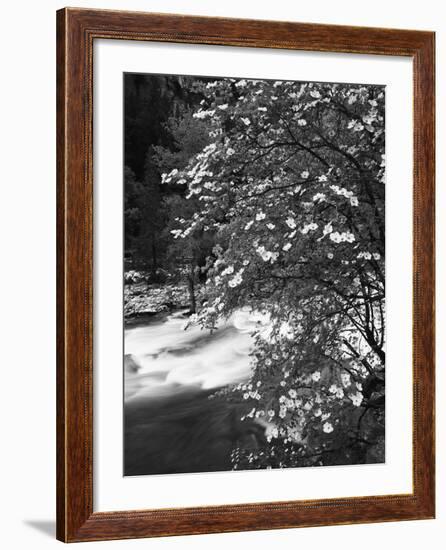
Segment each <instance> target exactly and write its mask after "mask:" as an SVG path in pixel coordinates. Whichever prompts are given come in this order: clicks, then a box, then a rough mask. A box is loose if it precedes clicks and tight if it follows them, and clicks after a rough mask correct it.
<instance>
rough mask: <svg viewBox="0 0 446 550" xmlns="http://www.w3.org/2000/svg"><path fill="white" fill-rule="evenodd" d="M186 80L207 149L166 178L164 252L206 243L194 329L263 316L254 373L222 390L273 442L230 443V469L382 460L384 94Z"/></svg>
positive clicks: (340, 87)
mask: <svg viewBox="0 0 446 550" xmlns="http://www.w3.org/2000/svg"><path fill="white" fill-rule="evenodd" d="M196 86H197V87H198V89H197V90H196V93H197V97H200V103H199V104H198V105H196V106H195V107H193V108H192V112H193V114H192V116H191V110H190V109H189V110H188V111H186V112H185V113H186V114H184V113H183V115H182V117H183V118H184V116H187V117H188V118H187V122H188V124H192V125H193V122H192V121H193V120H195V121H196V123H197V124H200V127H201V128H202V129H204V128H205V129H206V140H205V144H202V145H203V146H201V147H200V149H199V151H191V150H190V148H189V152H190V153H193V154H190V155H189V154H188V155H186V156H187V157H188V158H187V161H184V158H183V162H182V163H179V164H178V165H177V166H174V167H173V166H172V164H171V166H170V167H169V168H170V169H169V170H166V172H165V173H164V174H163V176H162V183H163V185H164V187H168V188H170V189H173V188H175V187H176V188H177V189H180V190H185V191H183V192H182V194H181V199H180V200H181V202H182V203H184V205H186V204H188V205H189V206H188V207H186V206H184V207H180V208H175V209H174V210H175V212H174V215H171V216H170V217H169V234H170V237H169V238H170V242H171V246H175V244H174V243H173V241H175V242H176V243H178V244H177V246H178V247H179V248H184V249H188V248H191V247H192V248H194V246H198V244H200V243H203V242H204V240H205V239H206V245H205V246H204V247H203V250H204V251H205V253H206V254H205V256H206V264H205V265H204V266H203V261H201V264H200V265H201V270H200V271H201V272H202V273H204V274H205V279H206V282H205V285H206V286H205V290H204V292H203V295H204V300H203V302H202V303H201V304H199V307H198V308H197V318H196V320H197V322H199V323H200V324H201V325H202V326H203V327H205V328H211V329H212V328H213V327H215V326H216V325H217V324H218V322H219V320H220V319H223V318H225V317H228V316H230V315H231V314H232V313H233V312H234V311H236V310H239V309H249V310H250V311H252V312H253V314H255V315H257V316H258V329H257V331H256V334H255V345H254V348H253V351H252V356H251V361H252V366H253V374H252V378H251V380H250V381H249V382H248V383H246V384H243V385H240V386H237V387H235V388H233V392H232V398H234V399H240V400H241V401H244V402H246V403H247V404H249V407H248V410H249V412H248V413H247V417H248V418H251V419H257V421H258V422H261V423H262V424H263V425H264V426H265V427H266V433H267V436H268V437H267V441H266V442H265V444H264V445H261V446H256V447H255V448H251V449H235V450H234V453H233V462H234V468H246V467H251V468H256V467H278V466H284V465H286V466H293V465H313V464H314V465H316V464H340V463H360V462H377V461H382V460H383V453H384V370H385V312H384V298H385V296H384V276H385V274H384V268H385V266H384V258H385V248H384V245H385V228H384V198H385V186H384V183H385V181H384V177H385V159H384V137H385V134H384V90H383V88H382V87H380V86H362V85H345V84H323V83H298V82H282V81H277V82H269V81H258V80H257V81H255V80H232V79H224V80H218V81H214V82H205V81H201V82H199V83H198V85H196ZM180 118H181V117H180ZM183 123H185V122H184V121H183ZM177 126H178V127H181V124H178V125H177ZM173 135H177V136H178V135H179V132H178V131H176V132H175V131H174V132H173ZM188 137H189V133H188V132H183V145H182V144H181V143H180V144H177V150H182V151H184V150H185V146H184V141H185V140H187V139H188ZM177 206H178V204H177ZM180 206H181V205H180ZM200 246H201V244H200ZM211 247H212V250H211ZM201 256H203V255H201Z"/></svg>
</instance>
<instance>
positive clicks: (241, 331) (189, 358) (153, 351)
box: [125, 310, 268, 399]
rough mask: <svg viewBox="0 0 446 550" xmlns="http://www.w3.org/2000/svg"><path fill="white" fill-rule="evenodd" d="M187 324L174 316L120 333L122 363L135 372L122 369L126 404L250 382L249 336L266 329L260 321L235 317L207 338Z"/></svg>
mask: <svg viewBox="0 0 446 550" xmlns="http://www.w3.org/2000/svg"><path fill="white" fill-rule="evenodd" d="M186 319H187V318H185V316H184V312H176V313H173V314H171V315H168V316H166V317H164V318H163V319H160V320H154V321H152V322H149V324H147V325H146V326H136V327H133V328H132V327H131V328H128V329H127V330H126V331H125V355H126V356H127V363H131V366H133V367H136V368H137V371H136V372H131V370H132V369H131V368H130V369H127V372H126V383H125V390H126V391H125V395H126V399H129V398H134V397H138V398H142V397H143V396H145V397H148V398H149V397H151V396H156V395H158V396H159V395H167V394H170V393H174V392H176V391H179V390H180V387H183V388H184V386H195V387H196V388H201V389H202V390H209V389H212V388H218V387H221V386H224V385H227V384H233V383H238V382H242V381H244V380H246V379H247V378H248V377H249V375H250V369H251V367H250V361H249V351H250V348H251V346H252V337H251V333H252V332H253V330H255V329H258V328H259V327H263V328H264V327H265V326H267V324H268V319H267V318H266V317H265V316H262V315H260V314H258V313H253V312H249V311H245V310H242V311H237V312H235V313H234V314H233V315H232V316H231V318H230V319H228V320H227V321H226V322H225V323H222V324H221V325H220V326H219V327H218V328H217V329H216V330H214V331H213V332H212V333H211V332H210V331H208V330H202V329H201V328H200V327H199V326H197V325H191V326H189V327H188V328H187V330H185V329H184V325H185V321H186ZM129 356H131V359H130V357H129Z"/></svg>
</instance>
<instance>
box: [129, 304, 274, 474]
mask: <svg viewBox="0 0 446 550" xmlns="http://www.w3.org/2000/svg"><path fill="white" fill-rule="evenodd" d="M186 321H187V316H186V312H185V311H177V312H174V313H171V314H161V315H157V316H155V317H154V318H153V319H150V320H149V321H146V322H145V323H143V324H137V325H135V326H129V327H127V328H126V330H125V361H124V376H125V385H124V388H125V390H124V400H125V406H124V411H125V444H124V449H125V452H124V455H125V456H124V462H125V467H124V470H125V475H144V474H165V473H185V472H209V471H221V470H229V469H231V467H232V464H231V460H230V455H231V451H232V450H233V449H234V448H235V447H236V446H241V447H245V448H246V447H247V448H257V446H258V444H259V443H260V442H261V441H260V440H261V439H262V438H263V437H264V430H263V429H262V428H261V427H260V426H259V425H258V424H255V423H254V422H252V421H244V422H241V421H240V417H241V416H242V414H243V413H244V412H245V411H246V405H243V404H236V403H234V402H230V401H228V399H227V398H226V397H225V396H221V395H217V396H215V395H214V394H215V392H216V391H217V390H219V389H221V388H224V387H225V386H228V385H231V384H236V383H240V382H244V381H247V380H248V379H249V377H250V374H251V367H250V361H249V351H250V349H251V346H252V336H251V334H252V331H253V330H254V329H256V328H257V329H258V328H259V326H260V328H262V327H265V326H267V319H266V318H265V317H264V316H261V315H259V314H253V313H250V312H248V311H238V312H236V313H234V314H233V315H232V317H231V318H230V319H228V320H227V321H226V322H225V323H222V324H221V325H220V326H219V327H218V328H217V329H216V330H214V331H212V333H211V332H210V331H204V330H202V329H201V328H200V327H199V326H197V325H191V326H189V327H188V328H187V329H186V330H185V324H186Z"/></svg>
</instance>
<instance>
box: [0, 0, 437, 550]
mask: <svg viewBox="0 0 446 550" xmlns="http://www.w3.org/2000/svg"><path fill="white" fill-rule="evenodd" d="M76 3H77V5H78V6H89V7H96V8H101V7H102V8H117V9H136V10H146V11H160V12H162V11H164V12H178V13H195V14H203V15H226V16H238V17H247V18H249V17H257V18H264V19H268V18H270V19H285V20H295V21H305V22H323V23H339V24H353V25H373V26H385V27H400V28H404V27H406V28H420V29H429V30H435V31H437V80H438V92H437V93H438V97H439V98H441V97H442V98H443V101H438V106H437V116H438V123H437V127H438V130H437V150H438V152H439V154H438V164H437V166H438V170H437V181H438V205H437V211H438V212H439V213H440V215H439V216H438V226H437V235H438V280H441V279H442V278H443V279H444V277H445V276H446V269H445V260H446V258H445V253H444V250H445V245H446V240H445V237H446V221H445V216H444V215H441V213H442V212H444V211H445V209H446V191H445V188H444V185H443V184H442V182H444V179H445V176H446V173H445V168H446V163H445V160H444V155H442V154H441V152H442V151H444V149H445V147H446V131H445V122H446V120H445V102H444V97H446V78H445V71H444V66H445V65H446V17H445V13H444V10H443V9H442V4H443V2H439V1H435V0H424V2H423V3H422V5H420V3H419V2H409V1H405V2H404V1H401V0H399V1H394V2H389V1H388V0H375V1H374V2H358V1H357V0H352V1H348V0H336V1H330V0H324V1H322V0H321V1H319V2H317V3H316V2H306V3H303V2H291V1H290V2H285V0H283V1H281V0H275V2H273V3H272V2H269V1H268V2H267V1H266V0H257V1H254V2H249V1H245V2H243V3H242V2H240V1H237V0H233V1H230V0H226V1H225V2H224V3H223V2H218V3H217V2H209V0H207V1H206V0H202V1H199V0H182V1H181V0H178V1H174V0H158V1H149V0H147V1H142V0H141V1H136V0H133V1H126V2H123V0H105V1H99V0H97V1H96V2H88V1H81V0H78V1H77V2H76ZM63 5H64V4H63V3H62V2H51V1H49V2H30V1H29V2H20V3H16V4H15V5H13V4H12V3H10V4H8V5H6V6H3V9H2V23H3V25H2V35H1V39H2V41H4V42H5V43H4V44H2V49H1V52H2V69H3V70H2V83H1V85H0V93H1V94H2V101H1V102H0V106H1V107H0V108H1V118H0V123H1V130H2V132H1V136H2V141H3V143H2V147H1V151H2V163H1V171H2V177H1V183H2V188H1V190H2V200H1V201H0V205H1V212H0V221H1V223H2V230H1V233H0V234H1V235H2V251H3V254H2V259H3V263H2V270H1V277H2V285H1V288H2V291H3V296H2V298H3V299H2V302H1V305H2V314H3V315H2V331H1V334H2V351H3V353H2V359H3V360H2V373H3V377H2V385H1V388H2V390H3V391H2V392H1V397H0V406H1V408H2V410H1V418H2V453H1V455H0V456H1V461H2V465H1V475H2V483H1V486H0V494H1V497H0V498H1V506H2V510H1V516H0V517H1V518H2V519H1V523H2V530H1V534H0V536H1V541H2V546H4V547H5V548H7V549H15V548H17V549H18V548H28V547H32V548H37V549H46V548H50V547H53V546H54V547H55V546H56V544H59V543H57V542H56V541H55V540H54V538H53V536H54V535H53V532H54V514H55V512H54V510H55V505H54V504H55V475H54V472H55V414H54V413H55V9H56V8H59V7H62V6H63ZM3 96H4V97H3ZM440 251H441V253H440ZM437 303H438V307H437V309H438V314H437V327H438V334H439V339H438V340H439V341H438V354H437V363H438V377H437V383H438V410H437V422H438V426H437V433H438V447H437V463H438V476H437V477H438V511H437V517H438V519H437V520H436V521H423V522H407V523H388V524H378V525H358V526H345V527H324V528H312V529H299V530H289V531H269V532H257V533H243V534H224V535H223V534H222V535H212V536H200V537H188V538H173V539H158V540H154V539H153V540H150V541H147V540H139V541H119V542H105V543H100V544H101V548H109V547H110V548H127V547H129V548H130V547H133V548H143V547H149V548H155V549H179V548H181V549H187V548H193V549H194V550H195V549H197V550H200V549H207V548H209V547H210V546H212V547H213V548H215V549H220V548H221V549H223V548H227V547H229V546H230V547H232V548H243V549H249V548H256V549H258V548H270V547H271V546H278V545H286V546H294V547H297V546H302V547H306V548H309V547H312V548H335V549H337V548H343V549H344V548H350V547H360V548H361V550H367V549H372V548H373V549H376V548H379V547H381V546H384V547H390V548H392V547H393V546H395V545H398V546H399V547H404V548H405V549H415V548H419V547H420V546H422V545H428V546H429V547H430V548H438V547H440V543H439V539H440V537H442V535H443V537H444V534H446V486H445V479H446V444H445V435H444V434H445V431H446V430H445V427H446V422H445V420H446V375H445V373H444V364H445V360H446V347H445V346H446V344H445V338H444V337H443V335H442V332H443V330H442V327H444V326H445V322H446V294H445V291H444V287H442V286H440V285H439V287H438V300H437ZM5 304H6V307H5ZM435 538H437V539H438V541H437V542H435V540H434V539H435ZM95 544H98V543H95Z"/></svg>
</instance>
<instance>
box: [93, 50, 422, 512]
mask: <svg viewBox="0 0 446 550" xmlns="http://www.w3.org/2000/svg"><path fill="white" fill-rule="evenodd" d="M94 59H95V60H96V63H95V73H94V82H95V88H94V102H95V104H94V109H93V111H94V121H93V127H94V151H95V158H94V193H95V195H94V202H95V205H96V207H95V219H94V227H95V237H94V238H95V242H94V251H95V257H94V262H93V265H94V266H95V267H94V269H95V290H94V292H95V305H94V307H95V336H94V346H93V348H94V350H95V356H94V369H95V376H94V403H95V407H94V415H95V419H94V421H95V435H94V459H95V470H94V479H95V485H94V509H95V510H96V511H100V512H104V511H111V510H122V509H124V510H135V509H141V508H169V507H181V506H200V505H201V506H203V505H211V504H215V505H218V504H235V503H243V502H261V501H263V502H268V501H280V500H293V499H311V498H324V497H333V498H335V497H343V496H366V495H371V494H388V495H389V494H402V493H406V494H407V493H411V492H412V461H411V457H410V455H411V448H412V438H411V431H412V397H411V393H412V377H411V370H412V356H411V345H410V342H411V332H412V326H411V319H412V311H411V305H412V270H411V269H410V268H409V269H405V270H403V271H402V270H401V266H402V265H404V266H411V265H412V192H411V188H412V147H413V140H412V133H413V126H412V79H413V73H412V62H411V60H410V59H408V58H403V57H399V58H391V57H387V56H367V61H366V62H364V56H361V55H346V54H320V53H311V52H289V51H280V50H273V51H271V50H259V49H254V48H229V49H228V48H221V47H218V46H203V45H200V46H197V45H193V46H192V45H187V44H186V45H185V44H155V43H145V44H141V43H137V42H121V41H116V40H114V41H110V40H101V41H99V42H98V43H97V44H96V45H95V51H94ZM125 71H127V72H138V71H142V72H149V71H151V72H155V73H157V72H164V73H174V74H175V73H177V72H178V71H181V72H182V73H184V74H192V75H194V74H207V75H215V74H219V75H224V76H240V75H242V76H244V77H254V78H255V77H262V78H271V79H279V78H280V79H285V80H289V79H296V78H299V79H302V80H307V81H314V80H317V79H318V78H321V76H322V75H323V78H324V80H325V81H328V82H361V83H369V84H385V85H386V163H387V165H386V177H387V181H389V182H391V185H388V186H386V235H387V237H386V294H387V303H386V315H387V338H386V340H387V346H386V360H387V365H389V368H388V369H387V373H386V403H387V405H386V463H385V464H371V465H362V466H338V467H335V468H304V469H303V468H288V469H283V470H278V469H276V470H272V471H265V470H257V471H251V472H218V473H217V472H213V473H207V474H205V473H201V474H199V475H197V474H189V475H185V474H183V475H169V476H138V477H123V476H122V456H123V449H122V443H123V440H122V433H123V426H122V408H121V406H120V404H121V400H122V395H123V387H122V382H123V380H122V349H123V341H122V339H123V327H122V309H123V304H122V269H121V266H122V262H123V258H122V247H121V244H122V235H123V227H122V210H123V204H122V200H123V194H122V163H123V158H122V135H123V128H122V120H123V112H122V106H123V97H122V90H123V86H122V79H123V72H125ZM120 222H121V223H120ZM110 243H113V245H112V246H110Z"/></svg>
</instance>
